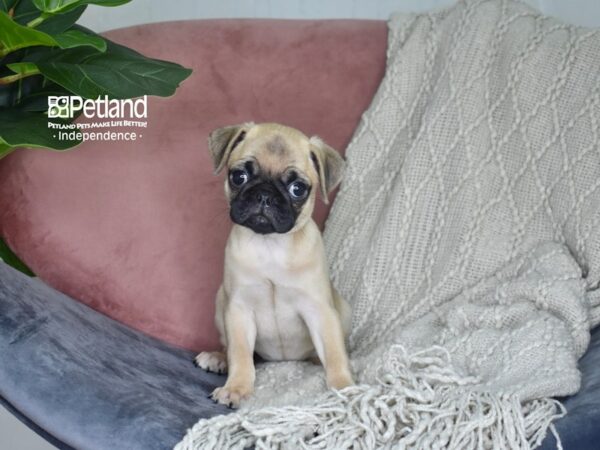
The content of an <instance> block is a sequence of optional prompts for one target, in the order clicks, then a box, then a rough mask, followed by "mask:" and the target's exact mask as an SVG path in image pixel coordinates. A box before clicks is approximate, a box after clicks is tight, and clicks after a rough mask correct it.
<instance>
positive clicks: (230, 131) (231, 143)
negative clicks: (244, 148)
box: [208, 122, 254, 174]
mask: <svg viewBox="0 0 600 450" xmlns="http://www.w3.org/2000/svg"><path fill="white" fill-rule="evenodd" d="M253 126H254V123H252V122H249V123H244V124H241V125H231V126H228V127H223V128H217V129H216V130H214V131H213V132H212V133H210V134H209V136H208V149H209V150H210V156H211V157H212V161H213V167H214V171H215V174H218V173H219V172H220V171H221V170H223V167H225V164H227V160H228V159H229V155H231V152H232V151H233V149H234V148H235V147H236V146H237V145H238V144H239V143H240V142H242V141H243V140H244V138H245V137H246V133H247V132H248V130H249V129H250V128H252V127H253Z"/></svg>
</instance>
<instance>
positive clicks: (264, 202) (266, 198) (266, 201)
mask: <svg viewBox="0 0 600 450" xmlns="http://www.w3.org/2000/svg"><path fill="white" fill-rule="evenodd" d="M256 201H257V202H258V203H260V205H261V206H271V203H272V201H273V197H271V194H269V193H268V192H264V191H260V192H257V193H256Z"/></svg>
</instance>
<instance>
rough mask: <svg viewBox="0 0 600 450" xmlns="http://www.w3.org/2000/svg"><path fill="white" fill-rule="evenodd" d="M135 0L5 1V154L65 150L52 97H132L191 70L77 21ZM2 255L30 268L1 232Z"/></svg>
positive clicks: (164, 89) (0, 95) (173, 83)
mask: <svg viewBox="0 0 600 450" xmlns="http://www.w3.org/2000/svg"><path fill="white" fill-rule="evenodd" d="M129 1H130V0H0V159H1V158H3V157H5V156H6V155H8V154H9V153H11V152H13V151H15V150H17V149H18V148H20V147H33V148H42V149H51V150H66V149H69V148H72V147H74V146H76V145H77V144H79V143H80V140H78V139H77V138H76V137H73V138H70V139H69V138H67V139H62V140H59V139H57V138H56V137H55V133H54V132H53V129H52V128H51V127H49V126H48V125H49V122H53V123H55V124H68V123H70V122H72V120H73V118H74V117H73V118H67V119H64V118H49V117H48V114H47V113H48V97H49V96H65V95H75V96H79V97H81V98H82V99H96V98H99V97H106V98H110V99H128V98H135V97H141V96H143V95H158V96H162V97H165V96H170V95H172V94H173V93H174V92H175V90H176V89H177V87H178V86H179V83H181V82H182V81H183V80H184V79H186V78H187V77H188V76H189V75H190V74H191V70H190V69H187V68H184V67H182V66H180V65H178V64H175V63H172V62H167V61H162V60H157V59H152V58H147V57H145V56H143V55H141V54H139V53H137V52H135V51H133V50H131V49H129V48H127V47H123V46H121V45H118V44H116V43H114V42H111V41H110V40H108V39H106V38H104V37H101V36H99V35H97V34H95V33H94V32H92V31H90V30H88V29H86V28H84V27H81V26H79V25H77V24H76V22H77V20H78V19H79V17H80V16H81V14H83V12H84V11H85V9H86V7H87V6H88V5H90V4H94V5H99V6H119V5H122V4H125V3H128V2H129ZM0 258H1V259H3V260H4V261H5V262H7V263H9V264H10V265H13V266H14V267H16V268H18V269H20V270H24V271H26V268H24V266H23V265H22V263H20V262H19V261H18V259H17V258H16V257H15V256H14V255H13V254H12V252H10V249H9V248H8V246H7V245H6V244H5V243H4V242H3V241H2V240H1V237H0Z"/></svg>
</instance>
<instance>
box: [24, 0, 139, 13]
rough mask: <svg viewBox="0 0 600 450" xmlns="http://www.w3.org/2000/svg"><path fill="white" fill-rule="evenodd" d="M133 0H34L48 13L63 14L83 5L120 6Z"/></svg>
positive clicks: (41, 9)
mask: <svg viewBox="0 0 600 450" xmlns="http://www.w3.org/2000/svg"><path fill="white" fill-rule="evenodd" d="M130 1H131V0H33V3H34V4H35V6H36V7H37V9H39V10H40V11H42V12H44V13H47V14H61V13H64V12H67V11H70V10H72V9H74V8H78V7H80V6H82V5H98V6H119V5H123V4H125V3H129V2H130Z"/></svg>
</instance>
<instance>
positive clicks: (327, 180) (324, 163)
mask: <svg viewBox="0 0 600 450" xmlns="http://www.w3.org/2000/svg"><path fill="white" fill-rule="evenodd" d="M310 158H311V159H312V162H313V164H314V165H315V169H317V173H318V174H319V186H320V187H321V198H322V199H323V202H324V203H325V204H329V199H328V198H327V196H328V195H329V193H330V192H331V191H333V190H334V189H335V187H336V186H337V185H338V184H339V183H340V181H342V176H343V174H344V166H345V164H346V163H345V162H344V158H342V156H341V155H340V154H339V153H338V152H336V151H335V150H334V149H333V148H331V147H330V146H329V145H327V144H326V143H325V142H323V141H322V140H321V138H319V137H318V136H313V137H311V138H310Z"/></svg>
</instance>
